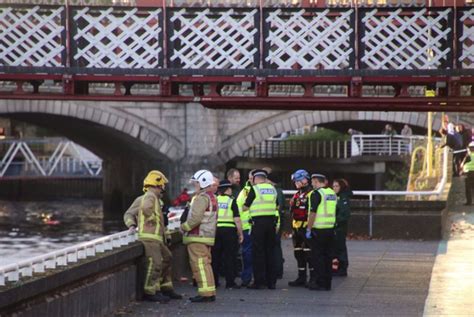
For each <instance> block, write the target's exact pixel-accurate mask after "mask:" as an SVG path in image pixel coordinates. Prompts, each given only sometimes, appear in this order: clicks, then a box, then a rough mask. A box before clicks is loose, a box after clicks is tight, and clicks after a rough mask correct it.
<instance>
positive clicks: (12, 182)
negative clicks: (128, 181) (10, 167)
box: [0, 177, 103, 200]
mask: <svg viewBox="0 0 474 317" xmlns="http://www.w3.org/2000/svg"><path fill="white" fill-rule="evenodd" d="M102 192H103V190H102V178H101V177H73V178H71V177H68V178H62V177H32V178H26V177H25V178H16V177H15V178H8V177H4V178H1V179H0V199H3V200H51V199H63V198H83V199H101V198H102Z"/></svg>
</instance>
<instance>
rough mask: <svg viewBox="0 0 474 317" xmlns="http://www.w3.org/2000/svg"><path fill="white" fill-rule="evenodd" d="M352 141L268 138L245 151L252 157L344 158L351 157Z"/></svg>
mask: <svg viewBox="0 0 474 317" xmlns="http://www.w3.org/2000/svg"><path fill="white" fill-rule="evenodd" d="M350 146H351V142H350V141H332V140H327V141H326V140H301V141H299V140H283V141H277V140H266V141H263V142H262V143H260V144H257V145H255V146H253V147H251V148H250V149H248V150H247V151H245V152H244V153H243V155H242V156H243V157H250V158H287V157H298V158H320V159H325V158H327V159H344V158H349V157H350V153H351V150H350Z"/></svg>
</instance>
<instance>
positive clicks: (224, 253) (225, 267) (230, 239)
mask: <svg viewBox="0 0 474 317" xmlns="http://www.w3.org/2000/svg"><path fill="white" fill-rule="evenodd" d="M238 243H239V242H238V239H237V229H236V228H221V227H220V228H217V230H216V240H215V244H214V246H213V247H212V271H213V273H214V280H215V282H216V285H218V284H219V274H220V272H222V271H223V272H224V276H225V281H226V284H227V285H229V286H230V285H233V284H235V258H236V257H237V249H238Z"/></svg>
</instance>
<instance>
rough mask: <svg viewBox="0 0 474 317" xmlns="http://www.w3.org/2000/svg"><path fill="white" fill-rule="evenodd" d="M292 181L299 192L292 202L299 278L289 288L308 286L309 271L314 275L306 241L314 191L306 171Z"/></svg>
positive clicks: (294, 241) (300, 171) (297, 172)
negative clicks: (309, 209)
mask: <svg viewBox="0 0 474 317" xmlns="http://www.w3.org/2000/svg"><path fill="white" fill-rule="evenodd" d="M291 180H292V181H293V183H294V184H295V187H296V189H297V190H298V191H297V192H296V193H295V194H294V195H293V197H292V198H291V200H290V213H291V217H292V228H293V235H292V238H293V252H294V255H295V259H296V263H297V265H298V277H297V278H296V280H294V281H290V282H288V285H289V286H303V287H304V286H307V282H308V281H307V278H308V270H309V274H310V275H313V264H312V262H311V248H310V245H309V241H308V240H307V239H306V236H305V235H306V227H307V225H308V204H309V198H310V194H311V192H312V191H313V189H312V188H311V185H310V184H309V181H310V175H309V173H308V172H307V171H306V170H303V169H300V170H297V171H296V172H294V173H293V174H292V175H291Z"/></svg>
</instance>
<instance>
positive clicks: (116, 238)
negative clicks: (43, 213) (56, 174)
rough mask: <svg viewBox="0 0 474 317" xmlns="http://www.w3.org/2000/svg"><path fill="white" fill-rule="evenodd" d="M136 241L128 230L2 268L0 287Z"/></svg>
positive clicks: (133, 234) (0, 268)
mask: <svg viewBox="0 0 474 317" xmlns="http://www.w3.org/2000/svg"><path fill="white" fill-rule="evenodd" d="M136 240H137V235H136V234H135V233H134V232H131V231H128V230H127V231H122V232H119V233H115V234H111V235H108V236H105V237H101V238H98V239H95V240H92V241H88V242H84V243H80V244H76V245H74V246H71V247H67V248H64V249H61V250H57V251H53V252H50V253H47V254H45V255H40V256H36V257H33V258H30V259H26V260H22V261H20V262H17V263H13V264H8V265H5V266H2V267H0V286H5V285H6V282H7V281H8V282H17V281H19V280H20V279H21V278H23V277H31V276H33V274H34V273H44V272H45V271H46V270H51V269H55V268H56V267H58V266H67V265H68V264H69V263H76V262H78V261H79V260H83V259H86V258H89V257H94V256H95V255H96V254H97V253H104V252H106V251H110V250H113V249H117V248H120V247H122V246H125V245H128V244H130V243H132V242H134V241H136Z"/></svg>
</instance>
